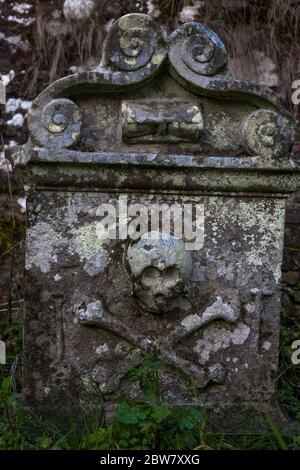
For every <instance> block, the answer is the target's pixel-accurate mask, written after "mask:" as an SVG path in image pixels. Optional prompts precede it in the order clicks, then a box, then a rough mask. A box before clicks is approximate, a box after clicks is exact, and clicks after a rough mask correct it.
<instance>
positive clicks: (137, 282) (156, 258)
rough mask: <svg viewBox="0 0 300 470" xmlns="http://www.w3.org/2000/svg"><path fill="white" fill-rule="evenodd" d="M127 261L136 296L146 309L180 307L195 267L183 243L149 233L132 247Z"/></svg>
mask: <svg viewBox="0 0 300 470" xmlns="http://www.w3.org/2000/svg"><path fill="white" fill-rule="evenodd" d="M126 262H127V266H128V268H129V271H130V275H131V278H132V280H133V285H134V295H135V296H136V297H137V298H138V300H139V301H140V302H141V304H142V305H143V307H144V308H145V309H146V310H149V311H152V312H166V311H168V310H172V309H174V308H176V307H177V305H176V300H178V299H179V298H182V294H183V293H184V291H185V285H186V281H187V280H188V278H189V276H190V274H191V272H192V268H193V261H192V256H191V253H190V252H189V251H188V250H186V248H185V245H184V242H183V241H182V240H179V239H177V238H175V237H173V236H172V235H167V234H159V232H148V233H146V234H144V235H143V236H142V237H141V238H140V239H139V240H138V241H137V242H135V243H134V242H133V243H132V244H130V245H129V246H128V249H127V253H126Z"/></svg>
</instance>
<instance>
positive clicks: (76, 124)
mask: <svg viewBox="0 0 300 470" xmlns="http://www.w3.org/2000/svg"><path fill="white" fill-rule="evenodd" d="M31 115H32V118H31V119H30V128H31V137H32V140H33V142H34V143H35V144H37V145H41V146H42V147H43V146H46V147H54V148H63V147H65V148H66V147H70V146H71V145H73V144H75V143H77V142H78V140H79V138H80V130H81V122H82V118H81V113H80V110H79V108H78V106H76V104H75V103H73V101H71V100H69V99H66V98H61V99H54V100H52V101H50V102H49V103H47V104H46V105H45V106H44V107H43V110H42V116H41V118H42V119H41V121H40V120H39V119H38V115H35V114H31Z"/></svg>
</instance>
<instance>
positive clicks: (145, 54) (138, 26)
mask: <svg viewBox="0 0 300 470" xmlns="http://www.w3.org/2000/svg"><path fill="white" fill-rule="evenodd" d="M166 54H167V50H166V34H165V32H164V30H163V29H162V28H161V26H159V25H158V24H157V23H156V21H154V20H153V18H151V17H150V16H148V15H141V14H131V15H126V16H123V17H122V18H120V19H118V20H117V21H115V22H114V23H113V25H112V27H111V29H110V31H109V33H108V36H107V40H106V44H105V52H104V56H103V60H102V65H103V66H111V67H113V68H114V69H116V70H121V71H137V70H139V69H142V68H144V67H146V66H147V67H148V68H149V69H152V72H153V71H154V70H155V69H157V68H158V67H159V66H160V65H161V64H162V63H163V61H164V59H165V57H166Z"/></svg>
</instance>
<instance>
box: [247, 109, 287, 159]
mask: <svg viewBox="0 0 300 470" xmlns="http://www.w3.org/2000/svg"><path fill="white" fill-rule="evenodd" d="M243 134H244V138H245V141H246V147H247V148H248V149H249V151H250V152H252V153H254V154H258V155H262V156H267V157H270V156H275V157H277V158H280V156H282V155H285V154H286V153H287V152H288V151H289V150H290V149H291V147H292V144H293V140H294V132H293V129H292V128H291V127H290V125H289V122H288V121H287V120H286V119H285V118H284V117H283V116H281V115H280V114H278V113H275V112H274V111H270V110H263V109H261V110H259V111H254V112H253V113H251V114H250V115H249V116H247V118H246V120H245V123H244V126H243Z"/></svg>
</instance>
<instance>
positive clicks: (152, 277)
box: [141, 267, 160, 287]
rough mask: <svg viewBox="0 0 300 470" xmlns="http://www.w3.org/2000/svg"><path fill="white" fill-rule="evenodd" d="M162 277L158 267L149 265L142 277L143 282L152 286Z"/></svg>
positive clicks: (147, 285)
mask: <svg viewBox="0 0 300 470" xmlns="http://www.w3.org/2000/svg"><path fill="white" fill-rule="evenodd" d="M159 278H160V272H159V270H158V269H156V268H153V267H149V268H145V269H144V271H143V273H142V277H141V283H142V284H143V285H144V286H146V287H151V286H152V285H153V283H155V282H156V281H157V280H158V279H159Z"/></svg>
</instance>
